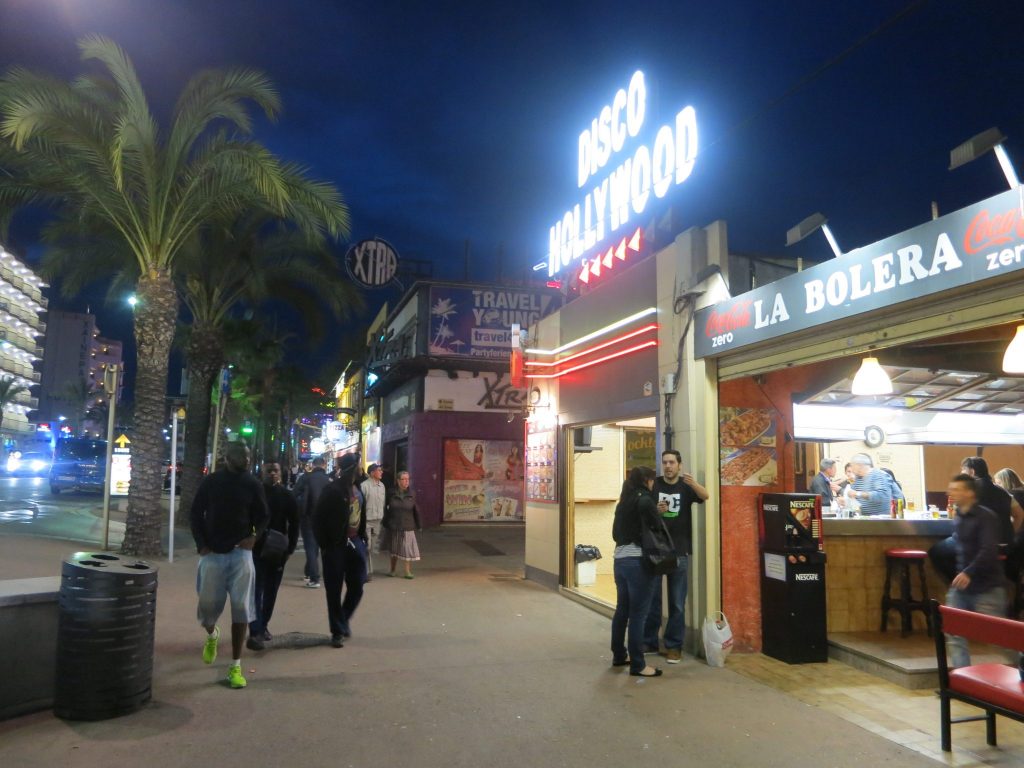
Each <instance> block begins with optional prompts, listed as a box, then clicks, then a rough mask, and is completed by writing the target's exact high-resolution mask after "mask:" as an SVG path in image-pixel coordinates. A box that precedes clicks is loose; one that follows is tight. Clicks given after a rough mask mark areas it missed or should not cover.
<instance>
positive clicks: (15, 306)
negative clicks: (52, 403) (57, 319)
mask: <svg viewBox="0 0 1024 768" xmlns="http://www.w3.org/2000/svg"><path fill="white" fill-rule="evenodd" d="M45 287H46V283H44V282H43V281H42V280H41V279H40V278H39V277H38V276H37V275H36V274H35V273H34V272H33V271H32V270H31V269H29V268H28V267H27V266H26V265H25V264H24V263H22V262H21V261H19V260H18V259H17V258H16V257H15V256H14V254H12V253H10V252H9V251H7V250H6V249H5V248H4V247H3V246H2V245H0V377H10V378H12V379H14V380H15V381H17V382H18V383H20V384H22V385H24V386H26V387H30V388H33V389H31V390H30V391H27V392H23V393H21V394H19V395H17V396H16V397H15V398H14V400H13V401H12V402H10V403H8V404H7V405H6V406H5V407H4V413H3V417H4V418H3V440H4V443H5V446H6V447H7V448H12V447H16V446H19V445H20V443H21V442H23V441H24V440H26V439H27V438H28V437H31V436H32V435H34V432H35V426H34V424H33V423H32V421H30V419H29V415H30V413H29V412H30V411H34V410H35V409H36V408H37V406H38V400H37V399H36V396H35V395H34V394H33V392H34V391H36V389H37V388H38V385H39V383H40V380H41V374H40V371H39V370H38V365H39V363H40V361H41V360H42V358H43V346H42V345H43V340H44V338H45V337H46V328H47V324H46V322H45V321H44V319H43V316H44V315H45V314H46V311H47V300H46V298H45V297H44V296H43V294H42V289H43V288H45ZM33 415H34V414H33Z"/></svg>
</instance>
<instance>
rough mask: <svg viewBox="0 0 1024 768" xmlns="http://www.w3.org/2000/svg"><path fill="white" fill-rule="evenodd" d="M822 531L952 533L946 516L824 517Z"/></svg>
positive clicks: (829, 533) (847, 533) (842, 533)
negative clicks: (914, 517)
mask: <svg viewBox="0 0 1024 768" xmlns="http://www.w3.org/2000/svg"><path fill="white" fill-rule="evenodd" d="M821 524H822V533H823V534H824V535H825V538H828V537H829V536H934V537H936V538H940V537H944V536H949V535H951V534H952V533H953V521H952V520H950V519H949V518H948V517H947V518H942V517H940V518H938V519H935V518H924V519H920V520H909V519H900V520H894V519H893V518H891V517H853V518H835V517H830V518H825V519H824V520H822V521H821Z"/></svg>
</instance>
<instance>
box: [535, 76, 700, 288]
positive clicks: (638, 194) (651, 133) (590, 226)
mask: <svg viewBox="0 0 1024 768" xmlns="http://www.w3.org/2000/svg"><path fill="white" fill-rule="evenodd" d="M647 107H648V105H647V84H646V81H645V79H644V73H643V72H641V71H639V70H637V71H636V72H634V73H633V76H632V77H631V78H630V80H629V85H628V87H627V88H620V89H619V90H617V91H616V92H615V95H614V96H613V97H612V100H611V103H610V104H606V105H605V106H603V107H602V108H601V109H600V110H599V111H598V114H597V116H596V117H594V119H593V120H591V123H590V127H589V128H587V129H585V130H584V131H583V132H582V133H581V134H580V137H579V156H578V161H579V162H578V164H577V182H578V184H579V187H580V189H581V190H584V189H585V190H586V191H585V193H584V197H583V201H582V202H580V203H577V204H576V205H574V206H573V207H572V208H570V209H569V210H568V211H566V212H565V214H564V215H563V216H562V217H561V218H560V219H559V220H558V221H557V222H556V223H555V224H554V225H553V226H552V227H551V230H550V235H549V250H548V275H549V276H550V277H554V276H555V275H557V274H559V273H560V272H562V271H563V270H565V269H568V268H569V267H572V266H580V260H581V259H582V257H583V255H584V254H587V253H588V252H590V251H591V250H592V249H593V248H594V247H595V246H597V245H599V244H601V243H603V242H604V241H605V240H606V239H608V238H610V237H611V236H612V235H614V234H615V233H616V232H618V231H620V230H622V229H623V228H624V227H625V226H626V224H628V223H629V220H630V217H631V216H632V215H633V214H635V215H637V216H639V215H640V214H642V213H643V212H644V211H645V210H646V208H647V206H648V204H649V203H650V201H651V199H652V197H653V198H659V199H660V198H663V197H665V195H667V194H668V192H669V190H670V189H671V188H672V187H674V186H676V185H678V184H682V183H683V182H684V181H686V180H687V179H688V178H689V177H690V173H691V172H692V171H693V165H694V163H695V162H696V159H697V113H696V112H695V111H694V109H693V107H685V108H684V109H682V110H681V111H680V112H678V113H677V114H676V116H675V119H674V120H673V121H672V122H670V123H667V124H664V125H661V126H659V127H656V128H652V127H650V126H649V123H648V120H647V118H648V114H647V112H648V109H647ZM612 166H614V167H612ZM609 168H611V170H609Z"/></svg>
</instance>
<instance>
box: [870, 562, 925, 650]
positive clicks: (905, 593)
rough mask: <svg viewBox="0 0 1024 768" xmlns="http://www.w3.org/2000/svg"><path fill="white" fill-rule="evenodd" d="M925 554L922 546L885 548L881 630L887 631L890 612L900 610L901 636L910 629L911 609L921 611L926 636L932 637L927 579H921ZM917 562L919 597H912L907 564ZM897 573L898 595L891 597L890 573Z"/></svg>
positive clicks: (911, 625)
mask: <svg viewBox="0 0 1024 768" xmlns="http://www.w3.org/2000/svg"><path fill="white" fill-rule="evenodd" d="M927 558H928V553H927V552H925V551H924V550H922V549H898V548H893V549H887V550H885V587H884V588H883V590H882V631H883V632H885V631H886V630H887V626H888V624H889V611H891V610H892V609H894V608H895V609H896V610H897V611H899V612H900V637H906V636H907V635H908V634H910V632H911V631H912V630H913V628H914V625H913V621H912V620H911V611H921V613H923V614H924V620H925V626H926V627H927V628H928V637H931V636H932V617H931V615H930V614H929V612H928V582H927V581H925V578H924V561H925V560H926V559H927ZM914 564H916V565H917V573H918V575H919V576H920V577H921V597H920V599H914V597H913V596H912V595H911V588H910V567H911V565H914ZM893 571H896V572H897V576H898V578H899V581H900V596H899V597H892V596H891V591H892V576H893Z"/></svg>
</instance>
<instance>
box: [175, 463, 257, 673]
mask: <svg viewBox="0 0 1024 768" xmlns="http://www.w3.org/2000/svg"><path fill="white" fill-rule="evenodd" d="M224 460H225V468H224V469H219V470H217V471H216V472H214V473H213V474H212V475H210V476H209V477H207V478H206V479H204V480H203V482H202V483H200V485H199V490H198V491H196V497H195V500H194V501H193V502H192V509H191V512H190V522H191V526H192V538H194V539H195V542H196V549H197V550H198V551H199V577H198V580H197V585H196V590H197V592H198V593H199V607H198V609H197V611H196V614H197V616H198V617H199V623H200V624H202V625H203V627H204V628H205V629H206V643H205V645H204V646H203V661H204V662H206V663H207V664H212V663H213V662H214V660H215V659H216V658H217V643H218V641H219V640H220V628H219V627H217V619H218V618H220V615H221V613H222V612H223V610H224V602H225V600H226V599H227V598H229V597H230V598H231V650H232V652H233V654H234V656H233V661H232V662H231V666H230V667H229V668H228V684H229V685H230V686H231V687H232V688H244V687H245V685H246V682H245V678H244V677H243V676H242V646H243V645H244V644H245V632H246V629H247V628H248V624H249V622H250V621H252V620H253V619H254V618H256V611H255V606H254V598H253V589H254V582H255V570H254V568H253V562H252V548H253V546H254V545H255V543H256V537H257V535H258V534H259V533H261V532H262V530H263V528H264V527H265V526H266V524H267V517H268V513H267V501H266V498H265V497H264V495H263V486H261V485H260V483H259V481H258V480H257V479H256V478H255V477H253V476H252V475H251V474H249V472H248V471H247V470H248V468H249V449H248V448H247V447H246V446H245V444H244V443H231V444H230V445H229V446H228V448H227V450H226V451H225V454H224Z"/></svg>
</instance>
